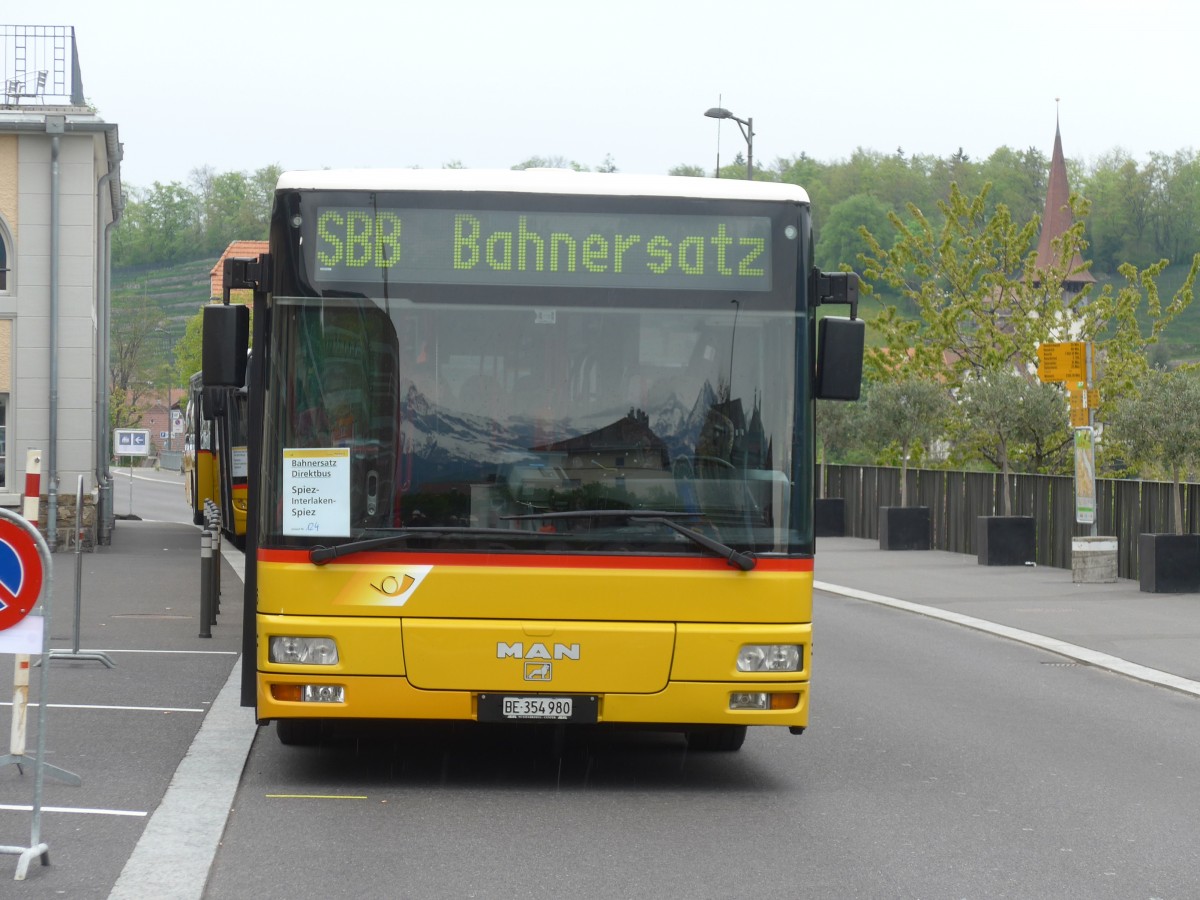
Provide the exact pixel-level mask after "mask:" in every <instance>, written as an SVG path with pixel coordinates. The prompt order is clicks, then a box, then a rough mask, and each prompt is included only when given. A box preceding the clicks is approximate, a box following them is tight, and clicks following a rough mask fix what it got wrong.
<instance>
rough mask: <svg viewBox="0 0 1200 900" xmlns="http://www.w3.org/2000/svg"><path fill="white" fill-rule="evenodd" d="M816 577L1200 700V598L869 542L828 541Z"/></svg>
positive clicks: (838, 590) (841, 590) (833, 589)
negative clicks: (1079, 581)
mask: <svg viewBox="0 0 1200 900" xmlns="http://www.w3.org/2000/svg"><path fill="white" fill-rule="evenodd" d="M815 577H816V582H817V586H818V588H819V589H821V590H825V591H827V592H829V593H834V594H840V595H842V596H850V597H857V598H858V599H874V600H876V601H877V602H878V601H879V600H881V599H882V598H894V599H895V600H898V601H901V603H899V604H896V603H891V604H889V605H893V606H899V607H900V608H904V609H909V610H910V611H915V612H922V613H924V614H926V615H936V616H937V617H939V618H943V619H948V620H950V621H955V622H957V623H958V624H964V625H968V626H970V627H975V628H981V629H982V630H985V631H990V632H992V633H998V634H1002V635H1003V636H1005V637H1010V638H1014V639H1017V640H1022V641H1024V642H1026V643H1034V644H1036V645H1037V646H1042V647H1044V648H1045V649H1049V650H1052V651H1053V652H1056V653H1061V654H1063V655H1065V656H1069V657H1072V658H1075V659H1080V660H1082V661H1084V662H1087V663H1089V664H1092V665H1100V666H1102V667H1104V668H1108V669H1112V670H1113V671H1118V672H1122V673H1123V674H1126V675H1130V676H1131V677H1135V678H1141V679H1142V680H1146V681H1152V682H1154V683H1158V684H1163V685H1164V686H1167V687H1171V688H1174V689H1176V690H1183V691H1186V692H1188V693H1192V694H1195V695H1197V696H1200V594H1151V593H1143V592H1142V591H1141V590H1140V589H1139V587H1138V583H1137V582H1136V581H1132V580H1129V579H1119V580H1118V581H1116V582H1114V583H1111V584H1075V583H1074V582H1073V580H1072V575H1071V572H1070V571H1069V570H1067V569H1056V568H1049V567H1046V566H981V565H979V562H978V560H977V559H976V558H975V557H974V556H967V555H964V554H960V553H949V552H946V551H942V550H927V551H887V550H880V549H879V545H878V542H876V541H871V540H865V539H862V538H820V539H819V540H818V541H817V554H816V566H815ZM864 594H865V595H871V596H864ZM914 604H915V605H916V606H917V607H920V608H916V609H915V608H914V607H913V605H914ZM994 625H998V626H1002V628H995V627H989V626H994ZM817 627H819V624H818V626H817ZM1034 638H1041V639H1040V640H1035V639H1034ZM1046 639H1049V640H1046ZM1144 670H1149V671H1144ZM1160 675H1161V676H1167V677H1160Z"/></svg>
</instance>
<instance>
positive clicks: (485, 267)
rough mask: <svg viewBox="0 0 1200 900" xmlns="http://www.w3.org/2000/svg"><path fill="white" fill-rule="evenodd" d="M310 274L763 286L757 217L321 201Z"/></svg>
mask: <svg viewBox="0 0 1200 900" xmlns="http://www.w3.org/2000/svg"><path fill="white" fill-rule="evenodd" d="M315 263H316V264H315V266H314V274H315V278H316V280H317V281H324V282H328V281H341V282H345V281H372V282H379V281H382V280H383V279H384V278H386V279H387V281H388V282H389V283H392V284H400V283H415V284H472V285H489V284H494V285H530V286H534V285H536V286H550V287H614V288H657V289H666V290H693V291H694V290H710V291H728V290H737V291H768V290H770V289H771V220H770V219H769V218H767V217H765V216H696V215H681V216H671V215H661V214H646V215H639V214H611V213H594V214H588V213H557V212H550V213H547V212H500V211H496V210H444V209H387V210H378V211H376V210H373V209H371V208H369V207H365V208H364V207H357V208H352V207H322V208H320V209H318V211H317V240H316V249H315Z"/></svg>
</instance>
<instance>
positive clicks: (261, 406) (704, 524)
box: [204, 170, 863, 750]
mask: <svg viewBox="0 0 1200 900" xmlns="http://www.w3.org/2000/svg"><path fill="white" fill-rule="evenodd" d="M809 215H810V213H809V201H808V197H807V195H806V194H805V192H804V191H803V190H802V189H800V188H799V187H796V186H793V185H785V184H771V183H761V182H743V181H731V180H715V179H713V180H710V179H693V178H676V177H636V176H625V175H616V174H590V173H575V172H562V171H523V172H522V171H513V172H499V173H480V172H471V171H454V170H445V171H345V172H339V171H321V172H294V173H287V174H284V175H283V176H282V177H281V178H280V180H279V183H278V187H277V190H276V194H275V200H274V211H273V215H272V221H271V236H270V249H269V253H267V254H265V255H264V256H261V257H259V258H258V259H255V260H230V261H228V262H227V271H226V277H225V287H226V289H227V290H228V289H230V288H250V289H252V290H253V291H254V317H253V320H254V335H253V337H254V341H253V343H254V346H255V348H256V350H255V353H254V359H253V361H252V363H251V369H252V371H251V376H250V379H249V384H250V385H251V386H252V387H251V390H250V397H249V417H250V430H249V448H250V451H249V455H250V471H251V473H252V476H251V478H250V491H249V504H250V515H249V527H248V531H247V560H248V565H247V569H246V576H247V577H246V620H245V621H246V627H245V636H246V647H245V649H246V653H245V659H246V664H245V665H244V667H243V672H244V673H245V679H246V680H245V682H244V684H243V702H244V703H245V704H247V705H253V706H255V708H256V715H257V718H258V720H259V721H260V722H267V721H271V720H274V721H275V722H276V723H277V732H278V736H279V738H280V739H281V740H282V741H284V742H285V743H305V742H311V741H313V740H315V739H317V737H318V735H319V734H320V730H319V726H320V723H321V722H322V721H324V720H343V719H376V720H378V719H436V720H466V721H476V722H521V723H529V724H536V723H543V724H545V723H551V724H555V725H568V724H575V723H579V724H585V723H586V724H621V725H633V724H636V725H650V726H656V727H660V728H664V729H672V730H678V731H681V732H683V733H684V734H686V735H687V739H688V742H689V745H690V746H692V747H693V748H706V749H724V750H735V749H737V748H738V747H740V746H741V744H742V741H743V740H744V738H745V735H746V729H747V726H750V725H776V726H784V727H787V728H790V729H791V730H792V731H793V732H794V733H799V732H800V731H802V730H803V729H804V728H805V726H806V725H807V723H808V708H809V694H808V691H809V676H810V673H811V665H812V656H811V647H812V643H811V641H812V629H811V622H812V582H813V543H814V542H813V525H812V512H813V476H814V440H813V408H814V400H815V399H816V397H818V396H828V397H835V398H841V399H853V398H856V397H857V393H858V383H859V378H860V375H861V366H862V336H863V329H862V323H861V321H860V320H857V319H856V318H855V306H854V305H853V304H854V303H856V300H857V293H856V284H857V282H856V280H855V277H854V276H853V274H849V273H848V274H844V275H825V274H823V273H820V272H817V271H816V270H815V269H814V268H813V265H812V230H811V222H810V218H809ZM831 301H841V302H851V303H852V306H851V316H850V318H848V319H847V318H831V317H826V318H825V319H823V320H822V321H821V323H820V327H818V323H817V307H818V305H819V304H820V303H822V302H831ZM246 330H247V316H246V314H245V311H244V309H242V310H239V309H238V308H237V307H228V306H226V307H222V306H220V305H215V306H213V307H210V308H208V309H207V310H206V323H205V332H206V333H205V348H204V350H205V362H204V375H205V378H206V384H219V383H228V384H241V383H242V377H243V376H242V373H241V372H239V371H238V366H237V362H238V360H239V359H241V360H244V359H245V352H244V350H240V352H239V348H238V347H237V346H236V345H238V344H239V343H240V345H241V347H242V348H244V346H245V340H246V338H245V335H244V333H245V331H246ZM239 332H240V333H242V336H241V337H240V338H238V339H231V338H230V335H233V334H237V333H239ZM818 345H820V346H821V348H822V349H821V350H820V351H819V352H818ZM230 347H234V348H235V349H234V350H232V351H231V350H230V349H229V348H230ZM210 354H211V356H210ZM210 360H211V365H210ZM251 661H253V662H251Z"/></svg>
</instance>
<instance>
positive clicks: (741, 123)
mask: <svg viewBox="0 0 1200 900" xmlns="http://www.w3.org/2000/svg"><path fill="white" fill-rule="evenodd" d="M704 114H705V115H706V116H708V117H709V118H710V119H733V121H735V122H737V123H738V128H740V129H741V130H742V137H744V138H745V139H746V178H747V179H748V180H750V181H753V180H754V119H753V117H751V118H749V119H739V118H738V117H737V116H735V115H734V114H733V113H731V112H730V111H729V110H727V109H725V108H724V107H723V106H714V107H713V108H712V109H710V110H708V111H707V112H705V113H704ZM720 175H721V172H720V170H718V171H717V177H720Z"/></svg>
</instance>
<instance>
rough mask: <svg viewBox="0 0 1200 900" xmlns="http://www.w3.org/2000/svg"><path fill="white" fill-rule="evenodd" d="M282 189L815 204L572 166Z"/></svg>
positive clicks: (769, 186)
mask: <svg viewBox="0 0 1200 900" xmlns="http://www.w3.org/2000/svg"><path fill="white" fill-rule="evenodd" d="M276 187H277V189H278V190H296V191H304V190H314V191H463V192H474V191H489V192H493V191H494V192H501V193H529V194H584V195H594V196H615V197H696V198H700V199H705V200H766V201H783V202H787V201H790V202H792V203H802V204H807V203H808V202H809V201H808V193H807V192H806V191H805V190H804V188H802V187H800V186H798V185H794V184H784V183H782V182H776V181H745V180H741V179H734V178H690V177H687V176H682V175H626V174H623V173H607V172H576V171H573V170H571V169H497V170H492V169H317V170H312V171H296V172H284V173H283V174H282V175H281V176H280V177H279V183H278V185H277V186H276Z"/></svg>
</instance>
